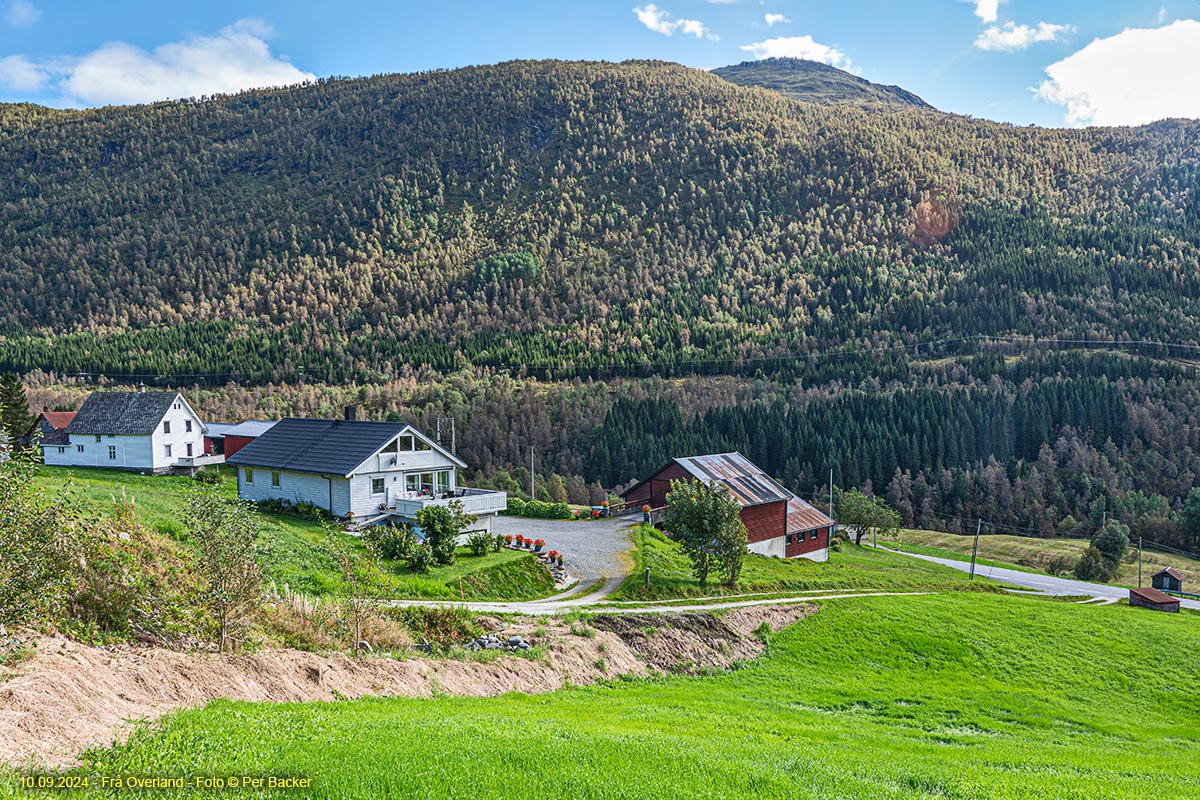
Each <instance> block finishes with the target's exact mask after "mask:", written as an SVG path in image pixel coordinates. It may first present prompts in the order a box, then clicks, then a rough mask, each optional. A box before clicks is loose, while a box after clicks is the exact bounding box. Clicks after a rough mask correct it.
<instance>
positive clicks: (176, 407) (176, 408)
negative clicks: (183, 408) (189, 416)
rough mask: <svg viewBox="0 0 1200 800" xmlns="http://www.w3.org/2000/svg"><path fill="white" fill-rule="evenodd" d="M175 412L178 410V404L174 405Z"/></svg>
mask: <svg viewBox="0 0 1200 800" xmlns="http://www.w3.org/2000/svg"><path fill="white" fill-rule="evenodd" d="M175 410H176V411H178V410H179V403H176V404H175Z"/></svg>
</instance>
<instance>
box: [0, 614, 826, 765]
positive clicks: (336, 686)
mask: <svg viewBox="0 0 1200 800" xmlns="http://www.w3.org/2000/svg"><path fill="white" fill-rule="evenodd" d="M813 610H815V607H814V606H812V605H800V606H788V607H762V608H753V609H743V610H739V611H735V612H732V613H730V614H728V615H726V616H724V617H722V618H719V619H718V618H716V617H712V616H711V615H708V614H669V615H658V614H648V615H638V616H618V615H605V616H602V617H598V618H595V619H594V620H592V621H591V624H592V625H594V628H595V630H594V635H579V634H580V633H583V630H582V626H581V624H580V623H575V626H574V627H575V631H576V632H575V633H572V632H571V627H572V626H571V625H569V624H566V623H563V622H557V621H544V622H533V621H522V622H519V623H516V624H511V625H508V626H506V627H505V629H504V630H505V633H506V634H514V633H515V634H521V635H522V636H524V637H526V639H527V640H530V641H532V642H534V643H535V644H540V645H541V646H542V655H541V656H540V657H539V658H517V657H514V656H500V657H497V658H495V659H493V660H491V661H479V660H471V659H464V660H455V659H449V658H436V659H435V658H410V659H405V660H397V659H393V658H386V657H378V656H363V657H360V658H352V657H349V656H346V655H342V654H338V653H329V654H321V653H308V652H303V651H298V650H267V651H263V652H260V653H255V654H252V655H228V654H216V653H180V652H175V651H171V650H166V649H162V648H156V647H138V646H131V645H119V646H108V647H89V646H87V645H82V644H79V643H76V642H72V641H69V640H67V639H63V638H58V637H55V638H44V639H41V640H39V641H38V643H37V648H36V653H37V654H36V655H35V656H34V657H32V658H31V659H30V660H28V661H25V662H24V663H22V664H20V665H19V666H17V667H16V668H13V669H7V670H5V669H0V762H3V763H7V764H10V765H31V766H33V765H37V766H49V767H57V766H64V765H70V764H73V763H75V761H76V758H77V757H78V755H79V754H80V752H82V751H83V750H84V749H86V748H88V747H92V746H97V745H107V744H111V743H112V742H114V741H118V740H122V739H124V737H125V736H127V735H128V734H129V732H130V731H131V730H132V724H131V721H134V720H153V719H156V718H158V717H160V716H162V715H163V714H167V713H169V712H171V711H175V710H178V709H181V708H189V707H196V706H202V705H204V704H205V703H207V702H208V701H210V700H214V699H217V698H228V699H233V700H250V701H273V702H310V701H321V700H325V701H329V700H339V699H343V698H357V697H364V696H375V697H429V696H432V695H434V694H439V693H448V694H452V695H462V696H491V695H497V694H502V693H504V692H510V691H522V692H529V693H538V692H548V691H553V690H555V689H561V688H563V687H564V686H565V685H567V684H568V683H571V684H576V685H582V684H587V683H592V682H595V681H596V680H601V679H604V678H612V677H616V676H618V675H625V674H627V675H638V676H642V675H650V674H653V673H655V672H659V671H680V672H699V671H704V670H711V669H721V668H725V667H727V666H729V665H730V664H731V663H733V662H734V661H738V660H744V659H748V658H753V657H754V656H756V655H758V654H759V653H760V652H761V651H762V648H763V645H762V642H761V641H760V639H759V637H757V636H756V635H755V633H754V632H755V630H756V629H757V628H758V627H759V625H761V623H762V622H767V623H768V624H769V625H770V626H771V627H772V629H773V630H778V629H780V628H782V627H784V626H786V625H788V624H791V623H792V622H795V621H796V620H798V619H801V618H803V617H804V616H806V615H808V614H809V613H811V612H812V611H813Z"/></svg>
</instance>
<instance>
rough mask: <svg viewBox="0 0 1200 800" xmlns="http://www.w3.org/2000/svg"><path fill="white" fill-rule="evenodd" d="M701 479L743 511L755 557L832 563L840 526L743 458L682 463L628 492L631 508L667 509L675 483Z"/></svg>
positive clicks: (722, 456) (713, 457)
mask: <svg viewBox="0 0 1200 800" xmlns="http://www.w3.org/2000/svg"><path fill="white" fill-rule="evenodd" d="M677 480H682V481H689V480H697V481H700V482H701V483H705V484H710V485H711V484H719V485H722V486H725V487H726V488H727V489H729V491H730V493H731V494H732V495H733V497H734V498H735V499H736V500H737V501H738V505H740V506H741V517H742V523H743V524H744V525H745V526H746V538H747V539H748V541H749V549H750V552H752V553H757V554H759V555H764V556H776V557H778V558H807V559H810V560H813V561H827V560H828V559H829V536H830V533H831V532H832V530H833V526H834V524H835V523H834V521H833V520H832V519H830V518H829V517H827V516H826V515H825V514H823V513H821V512H820V511H818V510H817V509H816V508H814V507H813V506H812V505H810V504H808V503H806V502H804V501H803V500H801V499H800V498H799V497H796V496H795V495H794V494H793V493H792V492H790V491H788V490H787V489H785V488H784V487H783V486H781V485H780V484H779V482H778V481H776V480H775V479H774V478H772V477H770V476H769V475H767V474H766V473H765V472H763V471H762V470H761V469H759V467H757V466H756V465H755V464H753V463H752V462H751V461H750V460H749V459H748V458H746V457H745V456H743V455H742V454H741V453H720V454H716V455H705V456H692V457H688V458H676V459H674V460H673V461H671V462H670V463H669V464H666V465H664V466H663V467H661V468H660V469H659V470H657V471H656V472H655V473H654V474H652V475H650V476H649V477H647V478H645V479H644V480H642V481H640V482H639V483H636V484H634V485H633V486H632V487H630V489H629V490H628V491H626V492H625V494H624V495H623V498H624V500H625V502H626V503H629V504H631V505H634V506H639V505H648V506H650V507H651V508H652V509H661V508H663V507H664V506H665V505H666V504H667V493H668V492H669V491H670V490H671V482H672V481H677Z"/></svg>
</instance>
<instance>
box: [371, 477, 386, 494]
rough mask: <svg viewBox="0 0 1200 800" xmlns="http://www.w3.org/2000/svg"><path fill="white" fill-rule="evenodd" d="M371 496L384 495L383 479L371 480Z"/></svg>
mask: <svg viewBox="0 0 1200 800" xmlns="http://www.w3.org/2000/svg"><path fill="white" fill-rule="evenodd" d="M371 494H383V478H371Z"/></svg>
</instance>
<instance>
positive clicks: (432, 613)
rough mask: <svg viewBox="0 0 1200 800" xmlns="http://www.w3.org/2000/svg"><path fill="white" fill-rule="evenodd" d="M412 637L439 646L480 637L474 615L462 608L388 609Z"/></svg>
mask: <svg viewBox="0 0 1200 800" xmlns="http://www.w3.org/2000/svg"><path fill="white" fill-rule="evenodd" d="M389 613H393V614H395V616H397V617H399V619H400V621H401V622H402V623H403V624H404V626H405V627H406V628H408V629H409V630H410V631H412V633H413V635H414V636H416V637H418V638H420V639H425V640H426V641H429V642H434V643H436V644H440V645H443V646H445V645H451V644H456V643H458V642H464V641H468V640H470V639H474V638H475V637H476V636H479V635H480V634H481V633H482V630H481V629H480V627H479V625H478V624H477V623H476V622H475V615H474V614H472V613H471V612H470V611H468V610H467V609H465V608H463V607H461V606H438V607H435V606H409V607H406V608H397V609H390V610H389Z"/></svg>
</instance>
